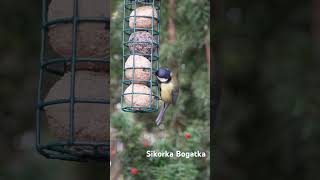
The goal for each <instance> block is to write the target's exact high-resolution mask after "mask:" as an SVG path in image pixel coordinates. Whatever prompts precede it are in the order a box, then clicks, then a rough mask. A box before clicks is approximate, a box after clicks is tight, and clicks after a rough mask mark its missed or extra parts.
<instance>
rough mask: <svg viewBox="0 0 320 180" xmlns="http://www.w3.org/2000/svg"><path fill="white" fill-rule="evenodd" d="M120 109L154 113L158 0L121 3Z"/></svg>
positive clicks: (157, 65)
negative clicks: (121, 62)
mask: <svg viewBox="0 0 320 180" xmlns="http://www.w3.org/2000/svg"><path fill="white" fill-rule="evenodd" d="M122 37H123V42H122V44H123V56H122V57H123V58H122V59H123V73H122V95H121V108H122V110H123V111H125V112H155V111H157V110H158V107H159V102H158V99H159V98H158V97H159V87H158V86H157V83H156V78H155V76H153V73H154V72H155V71H157V70H158V69H159V47H160V43H159V41H160V0H124V3H123V28H122Z"/></svg>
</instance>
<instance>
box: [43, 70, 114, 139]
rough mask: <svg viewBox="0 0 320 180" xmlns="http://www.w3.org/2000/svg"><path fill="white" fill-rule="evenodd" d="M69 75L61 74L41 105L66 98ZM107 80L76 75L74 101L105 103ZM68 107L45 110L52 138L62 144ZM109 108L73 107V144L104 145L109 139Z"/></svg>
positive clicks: (92, 74) (104, 76)
mask: <svg viewBox="0 0 320 180" xmlns="http://www.w3.org/2000/svg"><path fill="white" fill-rule="evenodd" d="M70 76H71V73H67V74H65V75H64V76H63V77H62V78H61V79H60V80H59V81H57V82H56V83H55V84H54V86H53V87H52V88H51V89H50V91H49V93H48V94H47V96H46V98H45V102H47V101H52V100H59V99H68V98H69V97H70V82H71V79H70ZM108 81H109V77H108V75H107V74H106V73H98V72H91V71H77V72H76V73H75V97H76V99H86V100H109V88H108V86H109V83H108ZM69 108H70V103H62V104H54V105H49V106H46V107H45V114H46V117H47V121H48V126H49V129H50V131H51V132H52V133H53V135H54V136H55V137H56V138H58V139H62V140H66V139H67V138H69V133H70V132H71V130H70V128H69V125H70V124H69V123H70V109H69ZM108 118H109V105H108V104H99V103H77V102H76V103H75V104H74V137H75V140H76V141H87V142H106V141H108V138H109V124H108V123H109V121H108Z"/></svg>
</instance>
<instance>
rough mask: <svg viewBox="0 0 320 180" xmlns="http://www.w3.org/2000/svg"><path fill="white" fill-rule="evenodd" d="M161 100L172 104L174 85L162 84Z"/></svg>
mask: <svg viewBox="0 0 320 180" xmlns="http://www.w3.org/2000/svg"><path fill="white" fill-rule="evenodd" d="M160 88H161V94H160V95H161V99H162V100H163V101H165V102H166V103H172V91H173V89H174V85H173V83H167V84H166V83H161V86H160Z"/></svg>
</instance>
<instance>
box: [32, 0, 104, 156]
mask: <svg viewBox="0 0 320 180" xmlns="http://www.w3.org/2000/svg"><path fill="white" fill-rule="evenodd" d="M42 5H43V6H42V9H43V12H42V45H41V55H40V56H41V57H40V70H39V71H40V74H39V86H38V105H37V121H36V122H37V139H36V143H37V144H36V146H37V150H38V152H39V153H40V154H42V155H44V156H45V157H47V158H50V159H61V160H71V161H89V160H95V161H103V162H107V161H109V160H108V159H109V103H110V100H109V87H108V86H109V49H110V47H109V31H110V27H109V23H110V20H109V17H110V16H109V14H110V13H109V6H110V4H109V0H90V1H88V0H43V1H42Z"/></svg>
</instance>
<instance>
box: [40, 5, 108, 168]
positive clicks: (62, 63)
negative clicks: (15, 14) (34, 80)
mask: <svg viewBox="0 0 320 180" xmlns="http://www.w3.org/2000/svg"><path fill="white" fill-rule="evenodd" d="M52 1H54V0H52ZM79 1H80V0H72V9H71V12H72V16H71V17H65V18H57V19H50V20H48V9H49V8H48V7H49V3H50V1H49V0H42V27H41V31H42V32H41V34H42V35H41V37H42V40H41V41H42V42H41V53H40V67H39V70H40V72H39V84H38V98H37V102H38V103H37V117H36V132H37V133H36V148H37V151H38V152H39V153H40V154H42V155H44V156H45V157H47V158H49V159H61V160H70V161H101V162H107V161H109V160H108V159H109V140H108V139H105V141H103V142H93V141H90V142H83V141H81V142H80V141H78V140H77V139H76V137H75V123H76V122H75V105H76V104H81V103H86V104H90V105H91V104H100V105H108V104H110V100H109V99H86V98H79V97H76V95H75V91H76V90H77V89H76V86H75V81H76V80H75V79H76V76H77V73H76V72H77V70H78V69H77V67H78V65H79V63H92V64H96V65H97V66H99V65H100V66H105V67H108V66H109V55H108V53H107V55H106V56H104V57H98V58H96V57H80V56H79V55H78V53H77V52H78V48H79V47H77V40H78V31H79V25H80V24H82V23H98V24H100V25H101V24H103V25H104V28H105V30H106V31H109V30H110V26H109V23H110V20H109V18H108V17H107V16H105V17H103V16H101V17H80V16H79ZM101 1H106V0H101ZM105 8H109V5H107V7H105ZM65 24H68V25H70V26H71V27H72V31H71V32H72V33H71V35H72V43H71V44H72V47H71V49H72V53H71V54H70V56H67V57H61V56H58V57H54V58H52V57H50V50H49V45H48V44H49V43H48V32H49V30H50V27H51V26H56V25H65ZM105 43H106V45H107V46H108V47H109V42H105ZM105 71H109V70H108V68H105ZM66 72H68V73H69V74H70V81H69V82H70V85H69V87H68V89H65V90H66V91H68V93H69V96H68V97H67V98H63V99H54V100H50V101H46V100H44V98H43V94H44V93H45V82H46V81H47V77H50V76H51V77H52V76H54V77H62V76H63V75H64V74H65V73H66ZM106 73H107V72H106ZM106 93H107V92H106ZM60 104H67V106H68V107H69V108H68V111H69V113H68V115H67V116H66V117H67V119H68V122H67V123H68V127H67V132H68V135H67V137H66V138H65V139H64V140H61V139H54V140H48V139H49V138H47V136H49V135H48V134H50V133H48V132H47V129H48V128H46V127H45V123H46V121H45V118H44V114H45V109H46V108H47V107H50V106H53V105H60ZM106 110H107V109H106ZM105 121H106V123H107V121H108V119H106V120H105ZM106 131H107V130H106Z"/></svg>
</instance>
